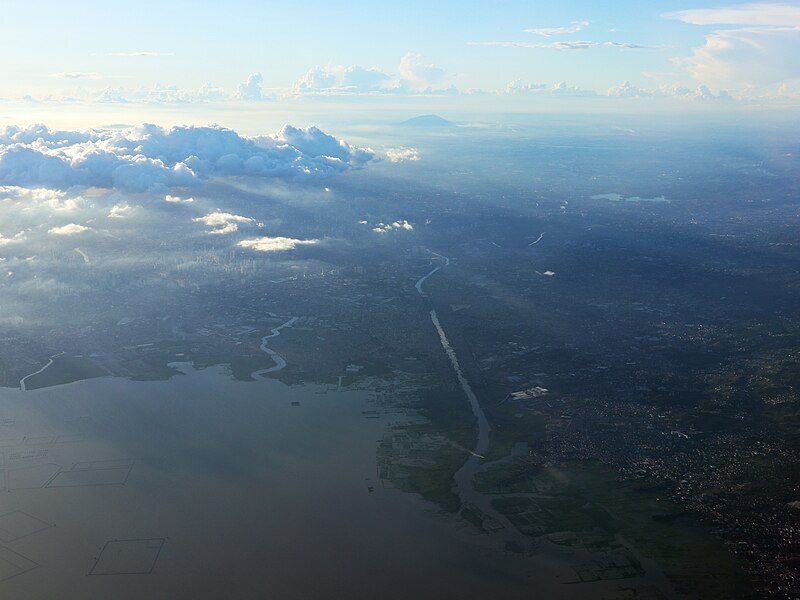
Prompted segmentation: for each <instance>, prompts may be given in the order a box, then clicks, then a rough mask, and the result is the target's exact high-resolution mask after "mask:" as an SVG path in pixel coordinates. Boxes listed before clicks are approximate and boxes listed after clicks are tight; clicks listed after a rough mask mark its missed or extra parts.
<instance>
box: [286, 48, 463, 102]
mask: <svg viewBox="0 0 800 600" xmlns="http://www.w3.org/2000/svg"><path fill="white" fill-rule="evenodd" d="M292 90H293V92H295V93H297V94H309V93H310V94H379V93H380V94H427V93H433V92H443V91H447V92H454V91H455V88H454V87H452V86H451V85H450V83H449V81H448V79H447V73H446V72H445V70H444V69H442V68H440V67H437V66H436V65H434V64H431V63H429V62H427V61H426V60H425V58H424V57H423V56H421V55H419V54H413V53H409V54H406V55H405V56H403V57H402V58H401V59H400V64H399V65H398V66H397V74H396V75H389V74H387V73H384V72H383V71H380V70H378V69H372V68H370V69H368V68H365V67H361V66H359V65H351V66H348V67H345V66H343V65H337V66H328V67H314V68H313V69H311V70H310V71H308V72H307V73H306V74H305V75H303V77H301V78H300V79H299V80H298V81H297V82H296V83H295V84H294V87H293V88H292Z"/></svg>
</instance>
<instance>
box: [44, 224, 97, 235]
mask: <svg viewBox="0 0 800 600" xmlns="http://www.w3.org/2000/svg"><path fill="white" fill-rule="evenodd" d="M90 229H91V227H86V226H84V225H78V224H77V223H68V224H67V225H62V226H61V227H51V228H50V229H48V230H47V233H49V234H52V235H76V234H78V233H83V232H84V231H89V230H90Z"/></svg>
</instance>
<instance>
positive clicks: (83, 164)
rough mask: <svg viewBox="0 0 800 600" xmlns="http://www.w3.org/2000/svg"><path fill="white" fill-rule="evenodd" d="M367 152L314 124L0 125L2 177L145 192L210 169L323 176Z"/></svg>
mask: <svg viewBox="0 0 800 600" xmlns="http://www.w3.org/2000/svg"><path fill="white" fill-rule="evenodd" d="M372 158H373V152H372V151H371V150H369V149H365V148H358V147H355V146H350V145H349V144H347V143H346V142H344V141H341V140H338V139H336V138H334V137H333V136H330V135H328V134H326V133H324V132H322V131H321V130H319V129H317V128H316V127H309V128H308V129H298V128H295V127H291V126H288V125H287V126H286V127H284V128H283V129H282V130H281V131H280V132H279V133H277V134H275V135H271V136H260V137H255V138H249V137H243V136H240V135H239V134H237V133H236V132H235V131H232V130H230V129H225V128H223V127H219V126H212V127H190V126H178V127H173V128H171V129H162V128H161V127H158V126H156V125H142V126H139V127H133V128H130V129H124V130H88V131H73V132H61V131H50V130H48V129H47V128H46V127H43V126H35V127H33V128H29V129H20V128H16V127H9V128H6V129H5V130H4V131H2V130H0V185H12V186H23V187H45V188H56V189H62V190H63V189H67V188H69V187H72V186H92V187H100V188H117V189H120V190H125V191H132V192H143V191H157V190H166V189H169V188H170V187H174V186H192V185H198V184H200V183H202V182H204V181H206V180H207V179H208V178H210V177H213V176H218V177H219V176H221V177H225V176H229V177H230V176H251V177H286V178H294V179H309V178H319V177H327V176H330V175H333V174H335V173H338V172H342V171H346V170H348V169H352V168H358V167H361V166H363V165H364V164H365V163H367V162H368V161H370V160H371V159H372Z"/></svg>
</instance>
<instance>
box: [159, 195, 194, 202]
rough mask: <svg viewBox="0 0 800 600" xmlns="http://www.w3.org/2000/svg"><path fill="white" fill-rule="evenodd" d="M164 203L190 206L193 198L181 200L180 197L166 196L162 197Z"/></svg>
mask: <svg viewBox="0 0 800 600" xmlns="http://www.w3.org/2000/svg"><path fill="white" fill-rule="evenodd" d="M164 202H169V203H170V204H192V203H193V202H194V198H181V197H180V196H170V195H169V194H167V195H166V196H164Z"/></svg>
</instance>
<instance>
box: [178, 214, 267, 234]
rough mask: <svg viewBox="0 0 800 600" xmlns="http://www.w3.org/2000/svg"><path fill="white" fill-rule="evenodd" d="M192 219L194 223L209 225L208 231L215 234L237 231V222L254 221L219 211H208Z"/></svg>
mask: <svg viewBox="0 0 800 600" xmlns="http://www.w3.org/2000/svg"><path fill="white" fill-rule="evenodd" d="M192 221H194V222H195V223H203V224H204V225H206V226H208V227H211V230H210V231H209V232H208V233H210V234H216V235H219V234H226V233H233V232H234V231H239V225H238V224H239V223H255V222H256V220H255V219H253V218H251V217H244V216H242V215H234V214H231V213H226V212H220V211H216V212H213V213H208V214H207V215H206V216H204V217H197V218H196V219H192ZM259 225H261V223H259Z"/></svg>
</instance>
